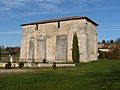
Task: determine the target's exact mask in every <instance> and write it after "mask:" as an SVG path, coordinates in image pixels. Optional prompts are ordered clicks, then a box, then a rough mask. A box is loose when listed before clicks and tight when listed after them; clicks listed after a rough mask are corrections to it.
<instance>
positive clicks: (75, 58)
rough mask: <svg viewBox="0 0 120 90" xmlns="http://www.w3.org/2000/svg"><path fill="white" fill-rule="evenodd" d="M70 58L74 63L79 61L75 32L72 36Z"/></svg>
mask: <svg viewBox="0 0 120 90" xmlns="http://www.w3.org/2000/svg"><path fill="white" fill-rule="evenodd" d="M72 59H73V62H74V63H79V46H78V38H77V34H76V33H75V34H74V36H73V44H72Z"/></svg>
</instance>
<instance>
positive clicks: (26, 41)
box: [20, 19, 97, 62]
mask: <svg viewBox="0 0 120 90" xmlns="http://www.w3.org/2000/svg"><path fill="white" fill-rule="evenodd" d="M22 28H23V33H22V40H21V52H20V60H21V61H24V62H28V60H29V58H30V56H29V53H30V52H31V53H32V51H31V49H30V41H31V40H32V41H33V43H34V49H33V50H34V51H33V52H34V53H33V54H34V55H33V56H34V61H35V62H41V61H42V59H43V58H46V59H47V60H49V61H59V60H57V58H56V56H58V55H60V57H63V55H62V51H61V52H58V53H57V51H56V49H57V37H60V36H66V37H67V40H66V44H67V47H66V51H67V52H66V51H63V52H64V54H65V52H66V60H61V61H67V62H72V43H73V34H74V33H75V32H77V36H78V44H79V51H80V61H81V62H89V61H91V60H97V37H96V27H95V25H93V24H92V23H91V22H88V21H87V20H86V19H80V20H69V21H61V22H60V26H59V27H58V22H52V23H45V24H38V27H37V29H36V25H27V26H23V27H22ZM43 40H44V42H45V46H43V45H41V48H42V49H40V46H39V42H38V41H43ZM60 42H61V43H62V41H60ZM64 43H65V42H64ZM58 44H59V43H58ZM63 45H64V44H61V46H60V48H61V49H62V48H65V47H62V46H63ZM40 50H42V51H40ZM44 50H45V51H44ZM63 50H64V49H63ZM40 53H41V55H42V54H44V55H45V56H44V57H42V58H40V56H39V55H40ZM60 57H59V58H60Z"/></svg>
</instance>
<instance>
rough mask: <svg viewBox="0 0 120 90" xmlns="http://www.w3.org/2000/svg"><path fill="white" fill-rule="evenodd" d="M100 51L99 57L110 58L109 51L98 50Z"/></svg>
mask: <svg viewBox="0 0 120 90" xmlns="http://www.w3.org/2000/svg"><path fill="white" fill-rule="evenodd" d="M98 53H99V56H98V59H108V58H109V52H105V51H99V50H98Z"/></svg>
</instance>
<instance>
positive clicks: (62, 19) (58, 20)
mask: <svg viewBox="0 0 120 90" xmlns="http://www.w3.org/2000/svg"><path fill="white" fill-rule="evenodd" d="M78 19H86V20H88V21H90V22H91V23H93V24H94V25H95V26H99V25H98V24H97V23H95V22H94V21H92V20H91V19H90V18H88V17H85V16H72V17H64V18H56V19H50V20H42V21H38V22H32V23H27V24H21V25H20V26H27V25H36V24H44V23H52V22H60V21H69V20H78Z"/></svg>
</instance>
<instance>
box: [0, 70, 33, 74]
mask: <svg viewBox="0 0 120 90" xmlns="http://www.w3.org/2000/svg"><path fill="white" fill-rule="evenodd" d="M32 71H34V70H27V69H26V70H23V69H8V70H7V69H5V70H0V74H11V73H25V72H32Z"/></svg>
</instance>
